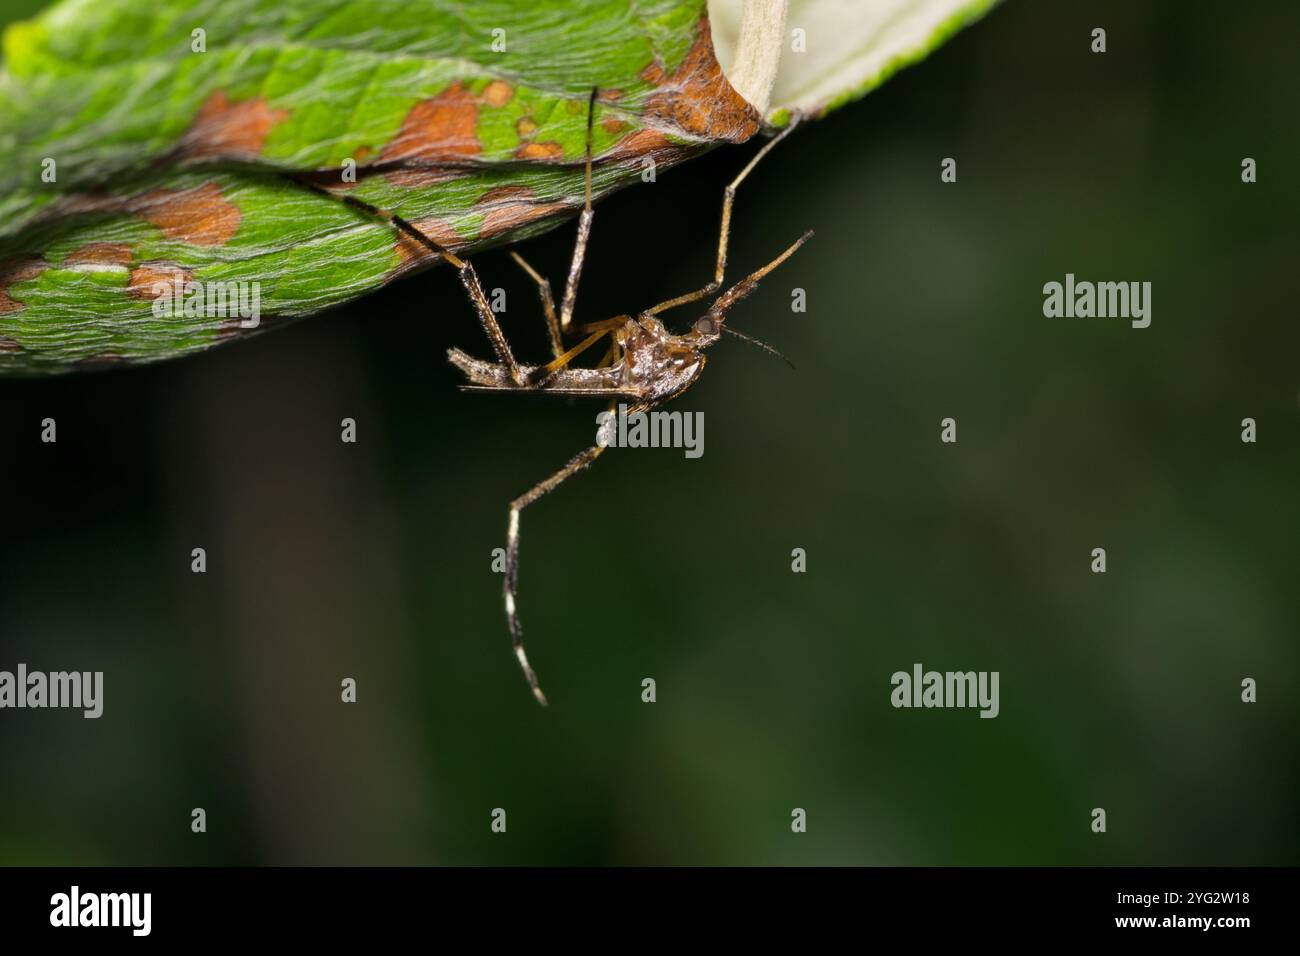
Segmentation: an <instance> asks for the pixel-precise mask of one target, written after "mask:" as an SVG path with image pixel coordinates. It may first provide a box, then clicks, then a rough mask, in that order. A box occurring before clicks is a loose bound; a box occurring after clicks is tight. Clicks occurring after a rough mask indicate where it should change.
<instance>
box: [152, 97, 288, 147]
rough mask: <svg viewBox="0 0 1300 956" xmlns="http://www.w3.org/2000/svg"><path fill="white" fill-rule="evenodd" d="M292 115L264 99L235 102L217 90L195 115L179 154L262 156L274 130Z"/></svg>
mask: <svg viewBox="0 0 1300 956" xmlns="http://www.w3.org/2000/svg"><path fill="white" fill-rule="evenodd" d="M288 116H289V113H288V111H287V110H273V109H271V107H270V106H268V105H267V102H266V100H264V99H263V98H262V97H260V96H259V97H254V98H253V99H251V100H240V101H239V102H238V103H232V102H231V101H230V98H229V97H228V96H227V95H226V91H225V90H217V91H216V92H215V93H213V94H212V95H211V96H209V97H208V99H207V101H206V102H205V103H204V104H203V107H202V108H201V109H200V110H199V111H198V113H197V114H196V115H195V117H194V120H193V121H192V122H191V123H190V127H189V129H187V130H186V131H185V133H184V135H183V136H182V137H181V141H180V144H179V145H178V146H177V148H176V154H177V156H178V157H179V158H181V159H187V160H205V159H229V158H247V157H250V156H259V155H261V152H262V147H263V146H264V145H266V137H267V135H268V134H269V133H270V132H271V127H272V126H274V125H275V124H276V123H279V122H281V121H282V120H285V119H287V118H288Z"/></svg>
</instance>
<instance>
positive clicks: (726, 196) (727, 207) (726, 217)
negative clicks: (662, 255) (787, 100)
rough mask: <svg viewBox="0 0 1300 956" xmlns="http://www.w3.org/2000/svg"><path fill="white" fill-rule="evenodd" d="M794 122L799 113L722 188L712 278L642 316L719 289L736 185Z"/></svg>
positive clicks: (723, 272)
mask: <svg viewBox="0 0 1300 956" xmlns="http://www.w3.org/2000/svg"><path fill="white" fill-rule="evenodd" d="M798 125H799V116H798V114H797V113H796V114H794V116H793V117H792V118H791V120H790V123H789V125H787V126H786V128H785V129H783V130H781V132H779V133H777V134H776V136H774V137H773V138H772V139H771V140H770V141H769V142H768V143H767V144H766V145H765V146H764V147H763V148H762V149H760V150H759V151H758V152H757V153H755V154H754V158H753V159H751V160H750V161H749V162H748V163H747V164H746V165H745V168H744V169H742V170H741V171H740V175H738V176H737V177H736V178H735V179H733V180H732V181H731V183H730V185H728V186H727V188H726V190H724V191H723V194H722V228H721V229H720V230H719V231H718V261H717V266H716V267H715V268H714V271H713V281H712V282H710V283H709V284H708V285H706V286H704V287H703V288H701V289H696V290H695V291H694V292H687V293H686V294H685V295H679V296H676V297H675V298H672V299H669V300H667V301H666V302H660V303H659V304H658V305H656V306H655V307H654V308H651V309H646V311H645V314H646V315H657V314H659V313H660V312H664V311H667V310H668V309H672V308H676V307H677V306H679V305H686V304H687V303H690V302H698V301H699V300H700V299H703V298H704V297H706V296H710V295H712V294H713V293H715V292H717V291H718V290H719V289H721V288H722V279H723V276H725V275H726V273H727V241H728V239H730V237H731V207H732V205H733V204H734V203H735V201H736V190H737V189H738V188H739V187H740V184H741V183H743V182H744V181H745V177H746V176H748V175H749V174H750V173H752V172H753V171H754V167H755V166H757V165H758V164H759V162H760V161H761V160H762V159H763V157H764V156H766V155H767V154H768V153H770V152H771V151H772V150H773V149H775V148H776V144H777V143H779V142H781V140H783V139H785V138H786V137H787V136H788V135H790V131H791V130H793V129H794V128H795V127H796V126H798Z"/></svg>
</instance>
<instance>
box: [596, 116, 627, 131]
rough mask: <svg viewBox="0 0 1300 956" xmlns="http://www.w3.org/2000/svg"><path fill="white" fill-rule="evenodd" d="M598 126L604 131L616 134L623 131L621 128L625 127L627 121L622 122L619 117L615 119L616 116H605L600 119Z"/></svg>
mask: <svg viewBox="0 0 1300 956" xmlns="http://www.w3.org/2000/svg"><path fill="white" fill-rule="evenodd" d="M600 128H601V129H603V130H604V131H605V132H606V133H609V134H611V135H613V136H617V135H618V134H619V133H621V132H623V130H625V129H627V123H625V122H623V121H622V120H621V119H617V118H616V117H613V116H606V117H605V118H604V119H603V120H601V121H600Z"/></svg>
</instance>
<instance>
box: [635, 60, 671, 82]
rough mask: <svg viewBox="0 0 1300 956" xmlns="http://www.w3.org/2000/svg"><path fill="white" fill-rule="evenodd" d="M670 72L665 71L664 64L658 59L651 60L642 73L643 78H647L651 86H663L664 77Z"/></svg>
mask: <svg viewBox="0 0 1300 956" xmlns="http://www.w3.org/2000/svg"><path fill="white" fill-rule="evenodd" d="M667 75H668V74H667V73H665V72H664V68H663V64H661V63H660V62H659V61H658V60H651V61H650V62H649V63H648V64H647V65H646V67H645V69H643V70H642V71H641V73H640V76H641V79H643V80H645V81H646V82H647V83H649V84H650V85H651V86H662V85H663V82H664V77H666V76H667Z"/></svg>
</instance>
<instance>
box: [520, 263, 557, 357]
mask: <svg viewBox="0 0 1300 956" xmlns="http://www.w3.org/2000/svg"><path fill="white" fill-rule="evenodd" d="M510 256H511V258H512V259H514V260H515V262H517V263H519V268H521V269H523V270H524V271H525V272H527V273H528V274H529V275H530V276H532V279H533V281H534V282H536V283H537V294H538V295H539V296H541V299H542V312H543V313H544V314H545V315H546V331H547V334H548V335H549V336H550V338H551V354H552V355H553V356H555V357H556V358H559V357H560V356H561V355H563V354H564V343H563V342H562V341H561V340H560V323H559V320H558V319H556V317H555V298H554V297H553V296H552V295H551V284H550V282H548V281H547V280H546V277H545V276H543V275H542V274H541V273H539V272H538V271H537V270H536V269H534V268H533V267H532V266H530V265H529V264H528V263H527V262H525V261H524V257H523V256H521V255H520V254H519V253H517V252H514V251H512V252H511V253H510Z"/></svg>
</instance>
